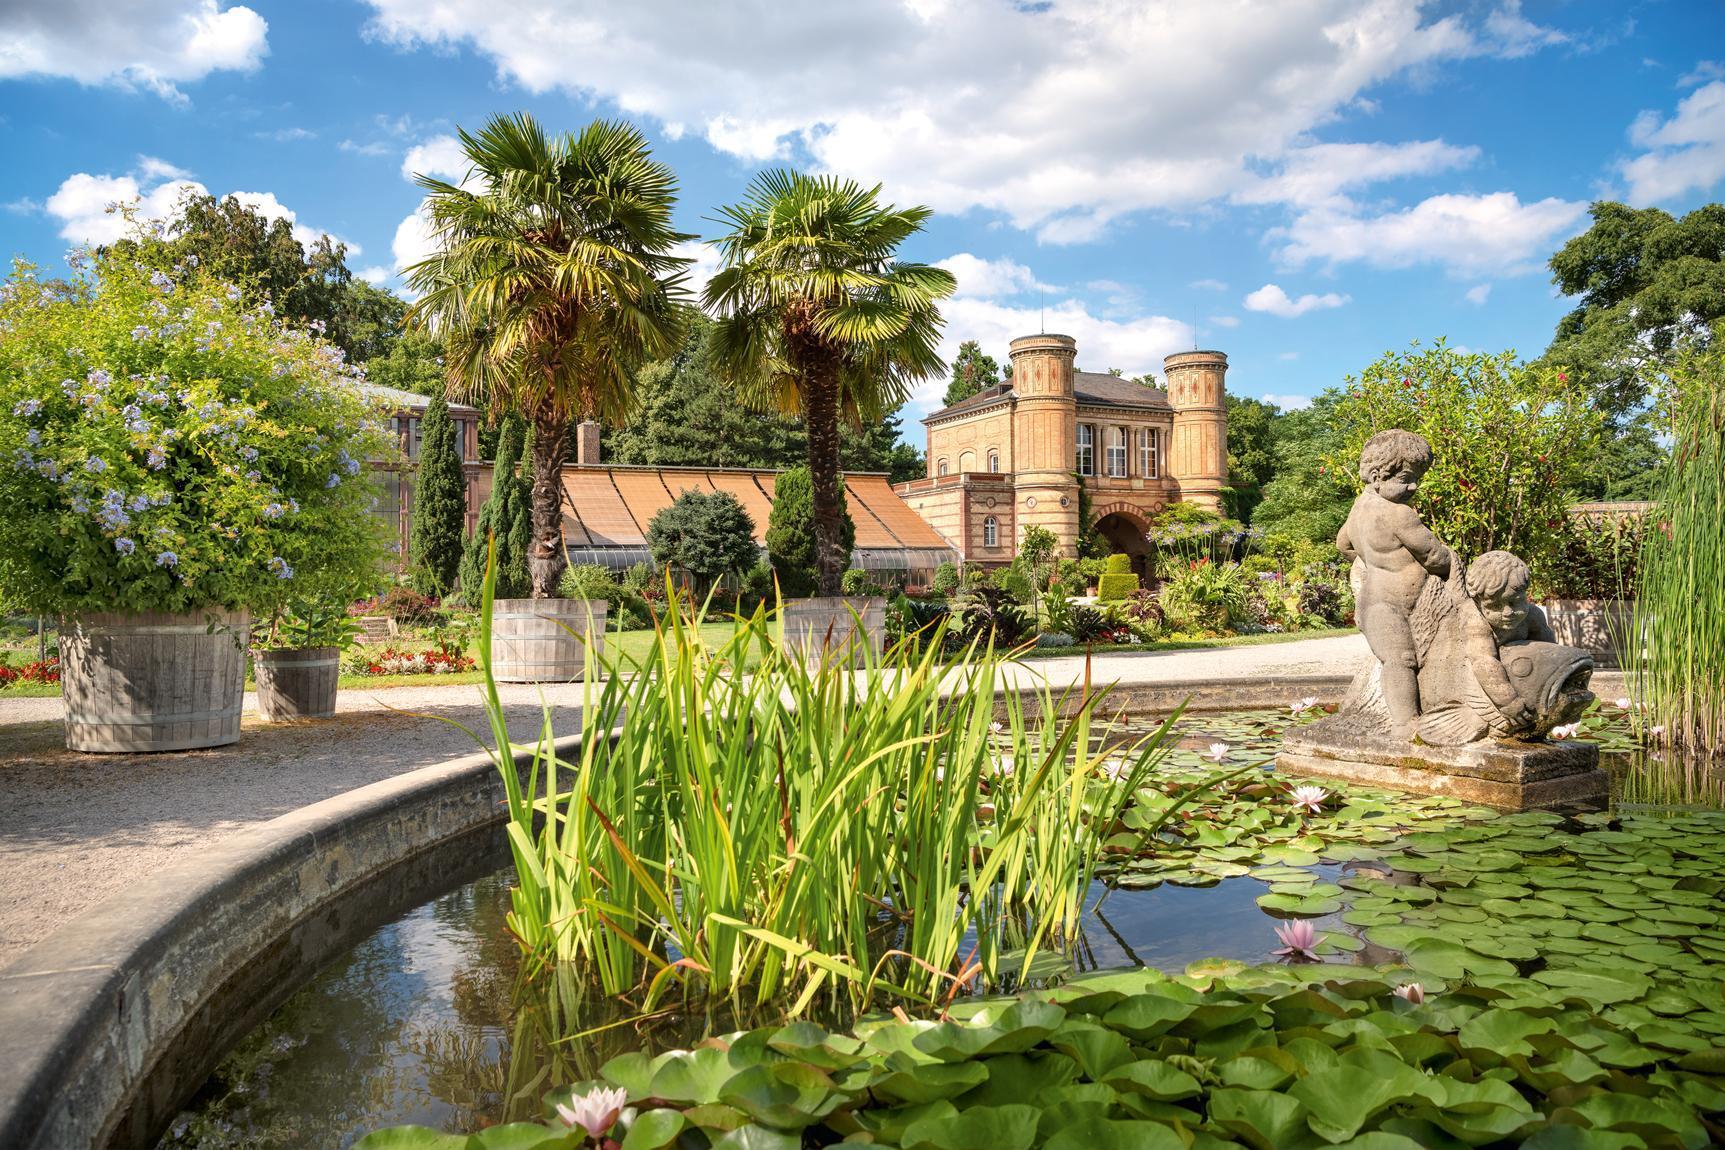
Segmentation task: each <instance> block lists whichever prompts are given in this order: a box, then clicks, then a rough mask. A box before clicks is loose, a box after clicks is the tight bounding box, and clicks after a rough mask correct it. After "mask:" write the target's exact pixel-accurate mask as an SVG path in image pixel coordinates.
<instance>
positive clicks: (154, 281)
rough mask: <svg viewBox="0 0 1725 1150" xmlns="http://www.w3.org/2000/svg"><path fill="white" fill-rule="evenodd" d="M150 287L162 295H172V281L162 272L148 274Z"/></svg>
mask: <svg viewBox="0 0 1725 1150" xmlns="http://www.w3.org/2000/svg"><path fill="white" fill-rule="evenodd" d="M150 286H151V287H153V288H157V289H158V290H160V291H161V293H162V294H163V295H173V294H174V281H173V279H172V278H171V277H169V276H168V275H166V274H165V273H163V272H151V273H150Z"/></svg>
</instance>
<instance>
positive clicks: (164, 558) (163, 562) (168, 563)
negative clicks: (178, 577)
mask: <svg viewBox="0 0 1725 1150" xmlns="http://www.w3.org/2000/svg"><path fill="white" fill-rule="evenodd" d="M179 561H180V557H179V556H178V555H175V554H174V553H173V552H172V551H163V552H162V553H161V554H159V555H157V556H156V566H157V567H172V566H174V565H175V564H177V563H178V562H179Z"/></svg>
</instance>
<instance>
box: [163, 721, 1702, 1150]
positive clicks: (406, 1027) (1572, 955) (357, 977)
mask: <svg viewBox="0 0 1725 1150" xmlns="http://www.w3.org/2000/svg"><path fill="white" fill-rule="evenodd" d="M1606 710H1609V708H1606ZM1289 722H1290V720H1289V718H1288V716H1287V714H1286V713H1269V712H1253V713H1235V714H1229V715H1205V716H1194V717H1189V718H1187V719H1184V720H1182V722H1181V724H1180V726H1179V728H1178V729H1177V732H1176V733H1177V735H1178V736H1179V740H1180V741H1179V747H1178V749H1177V750H1176V751H1174V752H1173V753H1172V754H1170V755H1169V757H1168V758H1167V760H1166V761H1165V762H1164V764H1163V768H1162V769H1163V774H1164V776H1165V778H1166V779H1168V780H1172V781H1173V782H1175V783H1176V784H1178V783H1179V782H1181V781H1183V780H1190V779H1193V778H1198V777H1201V776H1202V774H1203V766H1205V765H1201V764H1200V763H1199V762H1198V758H1197V753H1198V751H1199V750H1200V749H1202V748H1204V747H1206V746H1208V745H1209V744H1210V743H1211V742H1215V741H1225V742H1228V743H1230V744H1231V747H1232V752H1233V754H1234V755H1235V756H1237V757H1238V759H1239V761H1241V762H1248V761H1253V760H1255V759H1258V758H1267V757H1268V756H1269V755H1270V754H1271V753H1273V750H1274V746H1275V744H1276V742H1277V740H1278V737H1279V735H1280V733H1281V731H1282V730H1283V729H1285V727H1286V726H1287V724H1288V723H1289ZM1588 735H1589V736H1590V737H1594V738H1596V739H1598V740H1599V741H1600V742H1601V743H1602V745H1603V746H1604V747H1605V748H1608V750H1607V752H1606V755H1605V759H1606V763H1607V766H1608V768H1609V769H1610V770H1611V772H1612V775H1613V779H1614V791H1615V792H1616V794H1617V796H1618V798H1619V800H1620V801H1618V802H1617V803H1616V804H1615V805H1614V809H1613V811H1612V812H1610V813H1608V814H1607V813H1596V814H1592V815H1587V816H1584V817H1582V818H1580V819H1571V820H1566V819H1564V818H1560V817H1558V816H1555V815H1550V814H1545V813H1534V814H1528V815H1519V816H1500V815H1496V814H1494V813H1493V812H1490V811H1486V810H1483V809H1479V808H1465V807H1463V806H1462V805H1461V804H1460V803H1458V802H1456V801H1454V800H1440V799H1431V798H1411V797H1397V796H1390V795H1387V794H1384V793H1383V792H1372V791H1365V790H1353V789H1349V790H1345V791H1338V793H1337V794H1335V795H1333V796H1332V797H1331V798H1330V801H1329V803H1328V804H1327V808H1326V811H1325V813H1324V815H1323V816H1321V817H1315V818H1310V819H1304V820H1302V819H1301V818H1298V817H1290V816H1289V815H1287V814H1286V813H1285V812H1282V811H1279V810H1278V811H1274V812H1269V813H1268V814H1265V813H1263V807H1264V803H1263V801H1262V800H1261V799H1260V798H1258V797H1257V795H1256V793H1255V792H1254V791H1253V790H1252V789H1251V788H1252V787H1254V786H1258V785H1261V783H1262V778H1263V776H1262V775H1261V774H1260V773H1258V772H1252V773H1250V774H1248V775H1247V776H1245V777H1244V778H1242V779H1241V780H1238V781H1237V782H1236V783H1235V784H1233V785H1232V786H1233V789H1232V790H1225V791H1223V792H1218V793H1216V794H1212V795H1209V796H1207V797H1206V799H1205V800H1204V801H1203V803H1202V804H1201V805H1199V809H1198V813H1197V814H1196V815H1195V817H1194V818H1193V819H1191V820H1187V827H1186V829H1185V830H1183V831H1181V832H1179V834H1180V835H1181V836H1183V838H1181V839H1179V841H1178V842H1177V843H1176V844H1175V845H1174V846H1173V848H1172V849H1169V850H1167V851H1165V852H1159V853H1158V855H1157V856H1156V857H1155V858H1154V859H1139V860H1137V861H1134V862H1131V863H1129V864H1127V865H1126V866H1125V867H1124V868H1123V869H1121V870H1120V871H1119V872H1118V873H1117V874H1116V875H1115V876H1114V877H1115V878H1117V879H1118V880H1119V883H1120V886H1119V887H1118V888H1117V889H1114V890H1112V891H1105V888H1104V887H1103V886H1102V885H1101V884H1097V885H1096V886H1095V887H1094V888H1093V889H1092V892H1091V898H1090V899H1089V900H1088V902H1087V905H1092V906H1094V907H1095V908H1094V909H1092V910H1090V911H1089V912H1088V913H1087V915H1086V917H1085V926H1084V932H1083V937H1082V940H1081V942H1080V944H1079V945H1078V947H1077V948H1076V953H1075V954H1074V955H1072V956H1071V957H1072V967H1074V968H1076V970H1077V971H1086V970H1110V969H1123V968H1131V967H1138V966H1148V967H1153V968H1157V969H1160V970H1162V971H1165V972H1168V973H1170V974H1179V973H1181V972H1187V971H1191V972H1194V973H1204V972H1208V971H1215V972H1228V971H1233V970H1237V969H1239V967H1240V966H1241V965H1242V964H1272V963H1281V962H1284V961H1289V960H1286V959H1284V958H1281V957H1278V956H1277V955H1276V954H1275V953H1274V952H1275V951H1276V950H1277V949H1278V948H1281V947H1282V945H1283V942H1282V940H1281V939H1280V938H1279V937H1278V935H1277V931H1276V928H1277V927H1278V926H1279V925H1283V924H1285V923H1287V922H1289V921H1292V920H1294V919H1304V920H1307V921H1310V922H1311V923H1312V925H1313V926H1314V927H1315V928H1316V938H1317V942H1316V944H1315V945H1314V950H1315V951H1316V956H1315V957H1316V958H1317V960H1319V961H1322V962H1326V963H1330V964H1336V965H1346V966H1351V967H1354V968H1355V969H1359V970H1360V971H1361V973H1362V974H1365V973H1369V971H1368V970H1367V969H1365V968H1369V967H1371V966H1374V965H1376V964H1380V963H1386V962H1392V961H1397V960H1402V959H1404V958H1405V959H1406V960H1407V961H1409V962H1411V963H1412V964H1413V966H1414V968H1415V971H1414V972H1411V973H1409V974H1408V975H1407V977H1409V978H1413V977H1416V976H1417V977H1421V978H1423V979H1425V980H1426V982H1427V983H1428V984H1430V985H1432V986H1434V987H1436V986H1439V985H1441V984H1442V981H1443V980H1444V979H1446V978H1447V979H1453V980H1457V981H1460V980H1463V979H1467V980H1473V979H1485V980H1489V979H1491V978H1503V977H1522V976H1531V977H1534V978H1540V977H1547V976H1549V977H1558V978H1559V981H1560V982H1561V977H1559V976H1563V977H1567V972H1571V971H1574V972H1578V974H1577V977H1579V976H1580V975H1579V972H1582V971H1589V970H1591V971H1593V972H1595V973H1597V972H1599V971H1600V970H1602V969H1605V970H1609V971H1616V972H1618V974H1619V976H1620V977H1622V978H1624V979H1629V978H1632V977H1633V978H1638V979H1639V978H1649V979H1654V980H1655V981H1656V982H1657V983H1658V985H1657V986H1654V985H1653V983H1649V989H1648V991H1647V993H1649V994H1651V993H1654V992H1655V991H1660V992H1663V993H1667V994H1675V995H1677V999H1674V1000H1672V999H1668V1000H1667V1002H1666V1006H1665V1008H1664V1009H1662V1010H1660V1011H1659V1014H1660V1017H1661V1018H1662V1019H1663V1020H1665V1021H1667V1022H1669V1021H1671V1011H1670V1003H1671V1002H1673V1001H1679V1002H1681V1004H1682V1006H1683V1014H1684V1015H1685V1016H1686V1019H1685V1023H1684V1024H1685V1025H1686V1026H1688V1027H1689V1028H1690V1033H1692V1034H1694V1035H1699V1036H1702V1037H1703V1038H1704V1039H1705V1040H1706V1041H1710V1042H1725V1003H1719V1002H1705V1001H1700V1000H1697V999H1694V998H1686V997H1684V995H1685V994H1686V993H1688V992H1687V991H1686V990H1685V989H1684V988H1685V987H1690V986H1692V984H1694V983H1695V982H1697V981H1698V980H1705V979H1713V980H1714V985H1715V987H1717V985H1718V980H1719V979H1721V978H1725V920H1722V918H1721V916H1720V913H1719V907H1720V898H1719V895H1720V892H1721V890H1725V882H1721V881H1719V880H1720V879H1721V878H1722V877H1725V814H1721V813H1719V812H1720V808H1721V807H1722V806H1725V801H1722V800H1725V783H1722V776H1721V775H1720V774H1719V773H1717V772H1715V771H1712V770H1709V769H1707V768H1705V767H1699V766H1688V767H1685V766H1683V765H1680V764H1676V763H1670V762H1663V761H1661V760H1660V759H1658V758H1657V757H1651V758H1650V757H1649V756H1648V755H1647V753H1646V752H1644V751H1641V750H1638V749H1636V748H1635V745H1634V743H1633V740H1631V739H1629V738H1628V735H1627V732H1626V730H1625V729H1624V724H1622V723H1620V722H1614V721H1613V720H1612V719H1611V718H1610V716H1609V715H1602V716H1601V717H1600V718H1599V719H1598V720H1597V721H1593V722H1591V723H1590V725H1589V730H1588ZM512 880H513V872H512V871H511V870H500V871H499V872H497V873H495V874H492V875H489V876H487V877H485V878H483V879H480V880H479V881H477V882H473V883H470V884H468V885H465V886H463V887H461V888H459V889H457V890H453V891H450V892H449V893H447V894H445V895H443V896H441V897H439V898H436V899H434V900H432V901H431V902H429V903H427V904H426V905H424V906H421V907H419V908H417V909H415V910H413V911H411V912H409V913H407V914H405V915H403V916H401V917H400V918H399V919H397V920H396V921H394V922H392V923H389V924H388V925H386V926H384V927H382V928H380V929H379V930H378V931H376V932H375V933H374V934H373V935H372V936H371V937H369V938H367V939H366V940H365V941H363V942H361V943H360V944H359V945H358V946H356V947H355V948H354V949H353V950H352V952H351V953H349V954H348V955H347V956H346V957H345V958H343V959H341V960H340V961H338V962H336V963H334V964H332V965H331V966H330V967H329V968H327V969H325V970H324V971H322V972H321V973H320V974H318V975H317V976H316V977H315V978H314V979H313V980H312V981H311V982H310V983H309V984H308V985H307V986H306V987H305V988H303V989H302V990H301V991H299V992H298V993H297V994H295V995H294V996H293V997H292V998H291V999H290V1000H289V1001H288V1002H287V1003H286V1004H285V1005H283V1006H282V1007H281V1008H280V1009H279V1010H278V1011H277V1012H276V1013H275V1014H274V1015H273V1016H272V1017H271V1018H270V1019H269V1020H268V1021H267V1022H266V1023H265V1024H264V1025H263V1026H261V1027H260V1028H259V1029H258V1030H257V1031H256V1032H254V1033H253V1034H252V1035H251V1036H250V1037H249V1038H248V1039H247V1040H246V1041H245V1042H243V1043H242V1044H241V1045H240V1046H239V1048H237V1049H236V1050H234V1051H233V1052H232V1053H231V1054H229V1056H228V1057H227V1058H226V1059H225V1060H224V1061H223V1062H222V1064H221V1065H220V1067H219V1068H218V1070H217V1071H216V1073H215V1074H214V1075H212V1077H211V1079H210V1080H209V1082H208V1083H207V1084H206V1086H205V1087H204V1088H203V1090H202V1091H200V1092H199V1094H198V1095H197V1097H196V1098H195V1099H193V1101H192V1102H191V1103H190V1104H188V1106H187V1108H186V1109H185V1110H184V1112H183V1113H182V1114H181V1115H179V1116H178V1117H177V1118H176V1120H175V1121H174V1122H173V1123H172V1125H171V1127H170V1129H169V1130H168V1131H167V1133H166V1134H165V1135H164V1137H163V1139H162V1142H161V1145H162V1146H164V1147H201V1148H205V1150H214V1148H225V1147H242V1146H243V1147H255V1148H276V1147H280V1148H284V1150H285V1148H288V1147H322V1146H341V1147H346V1146H349V1145H351V1144H352V1143H353V1142H355V1141H357V1140H358V1139H359V1138H360V1137H362V1136H363V1135H365V1134H366V1133H368V1132H370V1131H372V1130H375V1129H377V1128H379V1127H382V1126H389V1125H397V1124H408V1123H411V1124H418V1125H424V1126H430V1127H435V1128H441V1129H445V1130H450V1131H466V1130H474V1129H479V1128H482V1127H485V1126H489V1125H491V1124H493V1123H496V1122H498V1121H502V1120H505V1119H510V1120H516V1119H520V1118H523V1117H528V1118H536V1117H538V1115H539V1113H540V1110H539V1096H540V1095H541V1094H543V1093H544V1091H545V1090H546V1089H548V1088H550V1087H551V1086H553V1085H557V1084H558V1082H559V1081H561V1080H564V1079H565V1078H566V1077H569V1076H571V1075H572V1076H574V1077H591V1076H594V1075H596V1074H597V1071H598V1068H599V1066H600V1065H602V1064H603V1063H604V1062H605V1061H606V1060H607V1059H609V1058H611V1057H613V1056H614V1055H616V1054H619V1053H622V1052H624V1051H628V1050H636V1049H644V1050H650V1051H651V1050H662V1049H673V1048H682V1047H687V1046H691V1045H693V1044H695V1043H696V1042H698V1041H700V1040H701V1039H702V1038H703V1037H705V1036H706V1035H708V1034H712V1033H724V1032H728V1031H731V1030H734V1029H740V1028H743V1027H746V1026H751V1025H761V1024H764V1023H767V1022H772V1021H775V1020H774V1019H770V1018H768V1019H737V1018H729V1017H725V1018H709V1017H705V1016H700V1015H694V1016H690V1015H683V1014H678V1013H675V1012H666V1013H665V1014H662V1015H660V1016H655V1017H652V1018H647V1019H641V1018H638V1017H636V1016H635V1015H634V1013H633V1012H632V1011H630V1010H627V1009H613V1010H611V1011H610V1012H608V1013H607V1012H606V1011H604V1010H603V1009H602V1008H595V1007H592V1006H591V1005H590V1004H589V1006H588V1007H586V1008H585V1013H582V1014H580V1015H578V1016H570V1015H567V1014H560V1013H559V1012H558V1008H557V1007H556V1006H555V1004H547V1003H544V1002H538V1001H529V1000H526V999H523V998H522V997H520V996H519V991H518V987H517V977H516V972H517V965H518V956H519V951H518V947H517V945H516V943H515V940H514V939H513V938H512V937H511V936H510V935H509V933H508V931H507V929H506V925H505V916H506V914H507V912H508V909H509V894H508V892H509V887H510V884H511V882H512ZM1650 892H1651V894H1650ZM1104 893H1106V895H1107V897H1106V898H1103V897H1102V896H1103V895H1104ZM1652 895H1657V896H1658V897H1652ZM1098 900H1100V905H1099V906H1095V904H1097V902H1098ZM1218 960H1219V961H1218ZM1338 973H1339V972H1338ZM1685 980H1687V981H1685ZM1713 997H1714V998H1718V997H1719V996H1718V994H1717V993H1715V994H1714V995H1713ZM553 1016H555V1017H557V1018H558V1021H557V1022H555V1023H547V1019H548V1018H550V1017H553ZM1649 1017H1652V1016H1651V1015H1649ZM553 1061H554V1062H556V1064H557V1068H556V1069H555V1070H550V1071H549V1073H548V1063H550V1062H553ZM553 1079H555V1080H553Z"/></svg>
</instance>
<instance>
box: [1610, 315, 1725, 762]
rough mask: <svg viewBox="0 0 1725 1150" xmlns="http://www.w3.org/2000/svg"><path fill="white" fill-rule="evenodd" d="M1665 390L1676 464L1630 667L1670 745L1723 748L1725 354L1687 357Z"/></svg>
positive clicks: (1663, 502) (1715, 351)
mask: <svg viewBox="0 0 1725 1150" xmlns="http://www.w3.org/2000/svg"><path fill="white" fill-rule="evenodd" d="M1667 390H1668V395H1667V397H1666V404H1667V407H1668V409H1669V414H1670V419H1671V438H1672V446H1671V461H1670V464H1669V465H1668V467H1667V468H1666V472H1665V479H1664V483H1663V486H1662V488H1661V490H1660V492H1659V498H1658V500H1657V503H1656V509H1655V511H1654V514H1653V516H1652V519H1651V520H1650V524H1649V527H1648V529H1647V530H1646V531H1645V532H1644V536H1643V538H1644V539H1645V547H1646V549H1645V551H1644V552H1643V554H1642V559H1641V569H1640V587H1639V594H1638V595H1637V597H1636V608H1635V623H1634V631H1633V634H1634V635H1635V636H1636V637H1637V638H1638V640H1639V641H1637V642H1632V643H1630V644H1628V648H1629V651H1628V655H1629V665H1630V667H1631V668H1632V670H1633V671H1634V673H1635V676H1636V680H1635V681H1636V685H1637V689H1638V690H1637V693H1638V694H1639V695H1640V696H1641V697H1642V699H1643V700H1644V701H1645V702H1646V704H1647V713H1648V716H1649V718H1650V720H1651V721H1652V722H1654V723H1657V724H1658V725H1660V726H1663V727H1664V728H1665V737H1666V738H1667V739H1668V740H1669V741H1670V742H1671V743H1673V744H1675V745H1676V746H1678V747H1680V748H1684V749H1687V750H1696V751H1709V750H1711V751H1718V750H1725V347H1721V346H1720V345H1719V344H1718V343H1715V346H1714V347H1713V348H1712V349H1711V350H1707V351H1698V350H1691V351H1689V352H1687V353H1685V354H1684V356H1683V357H1682V358H1681V359H1680V361H1679V364H1678V367H1677V369H1676V370H1675V371H1674V372H1673V373H1672V375H1671V378H1670V381H1669V387H1668V389H1667Z"/></svg>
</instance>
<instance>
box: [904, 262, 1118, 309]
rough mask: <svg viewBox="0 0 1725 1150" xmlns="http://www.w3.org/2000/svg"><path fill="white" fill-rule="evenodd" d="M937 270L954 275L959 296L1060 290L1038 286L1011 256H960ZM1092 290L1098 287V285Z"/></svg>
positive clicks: (1115, 286)
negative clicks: (987, 257)
mask: <svg viewBox="0 0 1725 1150" xmlns="http://www.w3.org/2000/svg"><path fill="white" fill-rule="evenodd" d="M935 266H936V267H941V268H945V269H946V270H947V271H949V272H951V273H952V275H953V278H954V279H956V280H957V281H958V291H957V293H956V294H957V295H959V296H972V297H974V298H977V299H993V298H995V297H996V296H1011V295H1021V294H1023V293H1024V292H1029V291H1038V290H1042V291H1055V290H1058V289H1055V288H1052V287H1050V286H1049V285H1048V284H1044V283H1039V282H1037V279H1036V276H1035V275H1034V274H1033V273H1032V272H1031V270H1030V269H1029V268H1027V267H1025V266H1024V265H1023V264H1021V263H1019V262H1018V261H1017V260H1015V259H1012V258H1011V257H1009V256H1002V257H1001V258H1000V259H997V260H990V259H983V258H982V257H981V256H973V255H971V254H970V253H969V252H959V253H958V254H957V255H954V256H948V257H947V258H946V259H944V260H936V261H935ZM1091 286H1092V287H1093V288H1094V287H1095V285H1094V284H1093V285H1091ZM1113 289H1114V290H1115V291H1116V292H1118V291H1119V290H1120V285H1118V284H1115V285H1113ZM1096 290H1107V289H1103V288H1097V289H1096Z"/></svg>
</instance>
